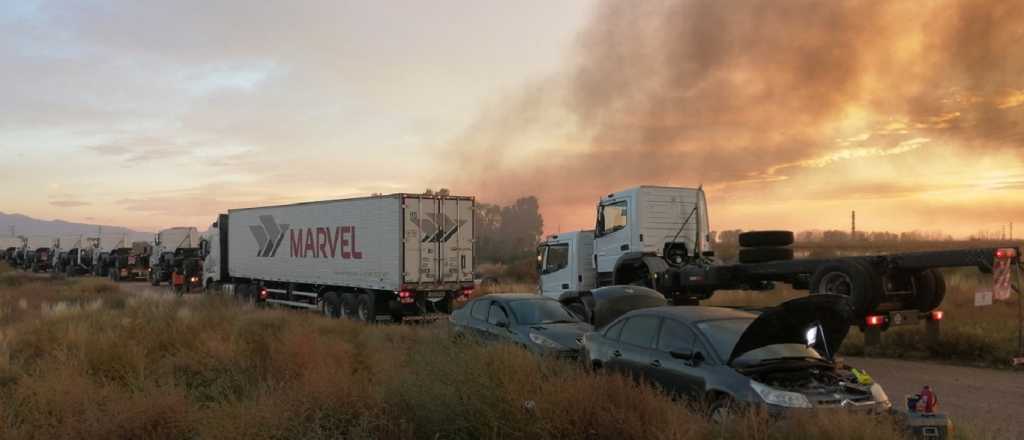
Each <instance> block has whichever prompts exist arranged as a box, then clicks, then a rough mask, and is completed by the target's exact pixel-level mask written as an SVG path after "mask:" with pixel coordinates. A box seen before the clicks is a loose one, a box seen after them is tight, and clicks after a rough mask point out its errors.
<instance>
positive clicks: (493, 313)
mask: <svg viewBox="0 0 1024 440" xmlns="http://www.w3.org/2000/svg"><path fill="white" fill-rule="evenodd" d="M499 323H504V324H505V325H504V326H500V325H499ZM511 323H512V322H511V321H510V320H509V317H508V310H506V309H505V306H504V305H503V304H502V303H501V302H499V301H492V302H491V306H490V307H488V311H487V327H486V330H485V331H486V332H487V338H488V339H489V340H493V341H506V340H509V339H510V338H511V336H512V332H511V331H509V325H511Z"/></svg>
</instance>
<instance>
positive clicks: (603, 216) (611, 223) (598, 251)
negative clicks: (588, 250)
mask: <svg viewBox="0 0 1024 440" xmlns="http://www.w3.org/2000/svg"><path fill="white" fill-rule="evenodd" d="M630 228H631V222H630V219H629V201H628V200H626V199H622V200H611V201H606V202H604V203H602V204H601V205H600V206H599V207H598V212H597V231H596V234H597V236H598V238H597V239H595V240H594V254H595V259H596V262H597V271H598V272H611V271H612V270H613V269H615V263H616V262H617V261H619V257H620V256H622V254H625V253H627V252H629V251H630V248H629V243H630V240H631V237H632V235H631V234H632V232H631V229H630Z"/></svg>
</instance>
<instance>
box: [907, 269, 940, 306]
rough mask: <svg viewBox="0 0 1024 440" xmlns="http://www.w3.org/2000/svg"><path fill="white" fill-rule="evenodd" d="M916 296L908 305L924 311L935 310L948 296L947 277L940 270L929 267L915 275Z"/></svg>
mask: <svg viewBox="0 0 1024 440" xmlns="http://www.w3.org/2000/svg"><path fill="white" fill-rule="evenodd" d="M913 277H914V287H915V289H914V297H913V298H912V299H911V300H910V303H909V304H907V306H909V307H912V308H915V309H917V310H919V311H922V312H930V311H932V310H935V309H936V308H938V307H939V305H941V304H942V300H943V299H944V298H945V297H946V279H945V278H943V277H942V274H941V273H939V271H937V270H934V269H928V270H925V271H921V272H919V273H916V274H914V275H913Z"/></svg>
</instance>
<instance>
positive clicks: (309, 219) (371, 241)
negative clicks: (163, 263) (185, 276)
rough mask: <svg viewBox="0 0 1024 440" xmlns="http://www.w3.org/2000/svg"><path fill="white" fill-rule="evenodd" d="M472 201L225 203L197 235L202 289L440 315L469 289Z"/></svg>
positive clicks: (348, 314) (332, 307) (342, 308)
mask: <svg viewBox="0 0 1024 440" xmlns="http://www.w3.org/2000/svg"><path fill="white" fill-rule="evenodd" d="M474 204H475V202H474V199H473V198H472V197H460V196H448V195H422V194H392V195H380V196H372V197H364V198H354V199H343V200H329V201H318V202H309V203H299V204H293V205H283V206H268V207H260V208H249V209H234V210H230V211H228V212H227V213H226V214H222V215H220V216H219V217H218V219H217V221H216V222H215V223H213V226H212V227H211V228H210V230H209V231H208V232H207V234H206V236H205V238H204V240H203V244H202V246H201V249H202V251H201V254H202V256H203V257H204V275H203V277H204V279H203V282H204V286H205V287H206V288H207V290H213V291H224V292H226V293H230V294H233V295H235V296H237V297H240V298H243V299H245V300H247V301H252V302H256V303H266V304H275V305H281V306H288V307H296V308H303V309H311V310H316V311H319V312H321V313H323V314H324V315H326V316H329V317H333V318H349V319H358V320H361V321H365V322H375V321H377V320H378V319H379V317H380V316H385V317H389V318H390V319H391V320H393V321H397V322H401V321H402V320H403V319H405V318H407V317H426V316H431V315H433V314H434V313H449V312H450V311H451V309H452V304H453V301H455V300H457V299H459V298H460V297H463V296H468V295H469V293H471V292H472V289H473V267H474V252H473V251H474V235H473V233H474V231H473V215H474Z"/></svg>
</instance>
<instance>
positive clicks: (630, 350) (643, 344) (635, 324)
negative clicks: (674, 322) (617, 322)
mask: <svg viewBox="0 0 1024 440" xmlns="http://www.w3.org/2000/svg"><path fill="white" fill-rule="evenodd" d="M660 325H661V318H659V317H657V316H634V317H631V318H629V320H627V321H626V323H625V324H624V325H623V326H622V333H621V334H620V335H619V343H618V345H617V347H616V348H613V350H612V353H611V354H610V356H611V358H610V362H609V363H608V366H609V369H611V370H616V371H622V372H624V373H629V374H630V375H631V376H633V377H634V378H637V379H639V378H643V377H646V376H647V375H648V369H649V367H650V364H651V361H652V360H653V355H654V353H653V352H654V348H655V343H656V341H657V338H658V328H659V327H660Z"/></svg>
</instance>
